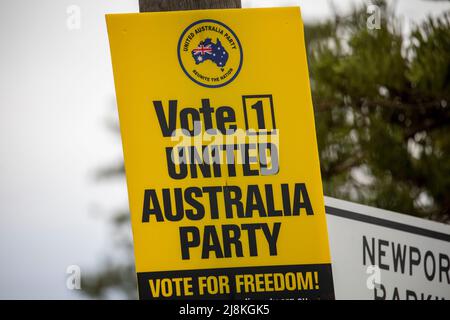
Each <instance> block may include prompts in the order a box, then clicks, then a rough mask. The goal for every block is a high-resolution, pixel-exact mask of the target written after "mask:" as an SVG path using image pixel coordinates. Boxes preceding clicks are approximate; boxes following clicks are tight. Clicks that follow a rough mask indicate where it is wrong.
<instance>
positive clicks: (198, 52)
mask: <svg viewBox="0 0 450 320" xmlns="http://www.w3.org/2000/svg"><path fill="white" fill-rule="evenodd" d="M192 57H193V58H194V60H195V63H196V64H200V63H203V62H205V61H207V60H211V61H212V62H214V63H215V64H216V65H217V66H218V67H219V68H223V67H224V66H225V65H226V63H227V61H228V52H227V51H226V50H225V48H224V47H223V46H222V43H221V42H220V40H219V39H217V41H216V43H214V42H212V40H211V38H206V39H205V40H204V41H200V43H199V44H198V46H197V48H195V49H194V50H192Z"/></svg>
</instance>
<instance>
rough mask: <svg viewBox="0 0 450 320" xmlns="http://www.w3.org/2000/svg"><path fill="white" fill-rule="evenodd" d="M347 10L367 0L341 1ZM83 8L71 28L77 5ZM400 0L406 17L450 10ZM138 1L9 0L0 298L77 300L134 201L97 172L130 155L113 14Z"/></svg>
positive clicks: (305, 11)
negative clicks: (122, 122)
mask: <svg viewBox="0 0 450 320" xmlns="http://www.w3.org/2000/svg"><path fill="white" fill-rule="evenodd" d="M334 2H335V6H336V8H337V9H338V10H339V11H340V12H346V11H348V10H349V8H351V5H352V4H354V3H360V2H362V1H358V0H353V1H351V0H346V1H345V0H339V1H334ZM242 3H243V6H244V7H269V6H291V5H300V6H301V7H302V15H303V18H304V19H305V20H307V21H312V20H316V19H325V18H326V17H328V16H329V15H330V13H331V9H330V6H329V3H330V1H329V0H313V1H311V0H310V1H289V0H280V1H270V0H255V1H245V0H243V1H242ZM70 5H77V6H79V8H80V9H81V29H79V30H69V29H68V28H67V24H66V22H67V21H66V20H67V17H68V14H67V8H68V7H69V6H70ZM449 8H450V4H449V3H444V2H424V1H421V0H399V1H397V12H398V14H399V15H401V16H403V17H404V18H405V20H406V21H415V22H418V21H420V20H421V19H423V18H424V17H425V16H426V15H427V14H437V13H440V12H442V11H443V10H444V9H449ZM137 10H138V4H137V0H133V1H131V0H71V1H66V0H1V2H0V43H1V50H0V155H1V157H0V178H1V180H0V212H1V215H0V263H1V264H0V298H3V299H4V298H44V299H45V298H77V297H79V296H78V295H76V294H74V292H73V291H70V290H68V289H67V288H66V285H65V281H66V273H65V272H66V268H67V266H69V265H73V264H75V265H80V266H81V268H82V273H83V271H84V270H88V269H90V268H94V267H95V266H96V264H97V263H98V262H99V260H100V259H101V257H102V252H103V249H104V248H106V247H107V246H108V230H107V228H106V224H105V219H106V218H107V217H108V215H109V214H110V213H111V212H113V211H114V209H123V208H127V196H126V186H125V185H124V183H123V182H122V181H118V182H115V183H101V182H98V181H96V180H95V179H94V174H95V172H96V171H97V170H98V169H99V168H103V167H104V166H105V165H109V164H114V163H118V162H120V161H121V159H122V149H121V144H120V138H119V137H118V136H115V135H114V134H112V133H111V132H110V131H109V130H108V129H107V125H106V123H107V121H108V119H110V120H111V121H116V120H117V112H116V108H115V96H114V86H113V75H112V70H111V64H110V56H109V46H108V39H107V34H106V28H105V21H104V15H105V13H111V12H137Z"/></svg>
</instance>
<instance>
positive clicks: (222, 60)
mask: <svg viewBox="0 0 450 320" xmlns="http://www.w3.org/2000/svg"><path fill="white" fill-rule="evenodd" d="M178 60H179V62H180V66H181V68H182V69H183V71H184V73H185V74H186V75H187V76H188V77H189V78H190V79H191V80H192V81H194V82H195V83H197V84H199V85H201V86H204V87H208V88H218V87H222V86H224V85H227V84H228V83H230V82H231V81H233V80H234V79H235V78H236V77H237V75H238V74H239V71H240V70H241V67H242V46H241V43H240V42H239V39H238V37H237V36H236V34H235V33H234V32H233V30H231V29H230V28H229V27H228V26H226V25H225V24H223V23H222V22H219V21H216V20H210V19H208V20H199V21H196V22H194V23H192V24H191V25H190V26H188V27H187V28H186V29H185V30H184V31H183V33H182V34H181V37H180V40H179V41H178Z"/></svg>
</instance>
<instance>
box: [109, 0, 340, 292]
mask: <svg viewBox="0 0 450 320" xmlns="http://www.w3.org/2000/svg"><path fill="white" fill-rule="evenodd" d="M107 25H108V33H109V39H110V47H111V55H112V62H113V69H114V78H115V86H116V95H117V102H118V108H119V118H120V127H121V136H122V142H123V150H124V158H125V170H126V177H127V185H128V195H129V203H130V211H131V222H132V228H133V238H134V247H135V248H134V249H135V259H136V271H137V277H138V286H139V295H140V298H141V299H196V298H200V299H230V298H235V299H245V298H276V299H277V298H293V299H333V298H334V289H333V279H332V273H331V259H330V251H329V245H328V234H327V225H326V218H325V207H324V199H323V194H322V182H321V177H320V169H319V168H320V167H319V158H318V150H317V142H316V133H315V127H314V114H313V108H312V102H311V93H310V87H309V77H308V70H307V62H306V50H305V44H304V35H303V24H302V21H301V16H300V10H299V8H298V7H297V8H296V7H292V8H272V9H226V10H196V11H178V12H158V13H144V14H119V15H107Z"/></svg>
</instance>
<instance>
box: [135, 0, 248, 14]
mask: <svg viewBox="0 0 450 320" xmlns="http://www.w3.org/2000/svg"><path fill="white" fill-rule="evenodd" d="M240 7H241V0H139V11H140V12H152V11H179V10H198V9H226V8H240Z"/></svg>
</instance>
